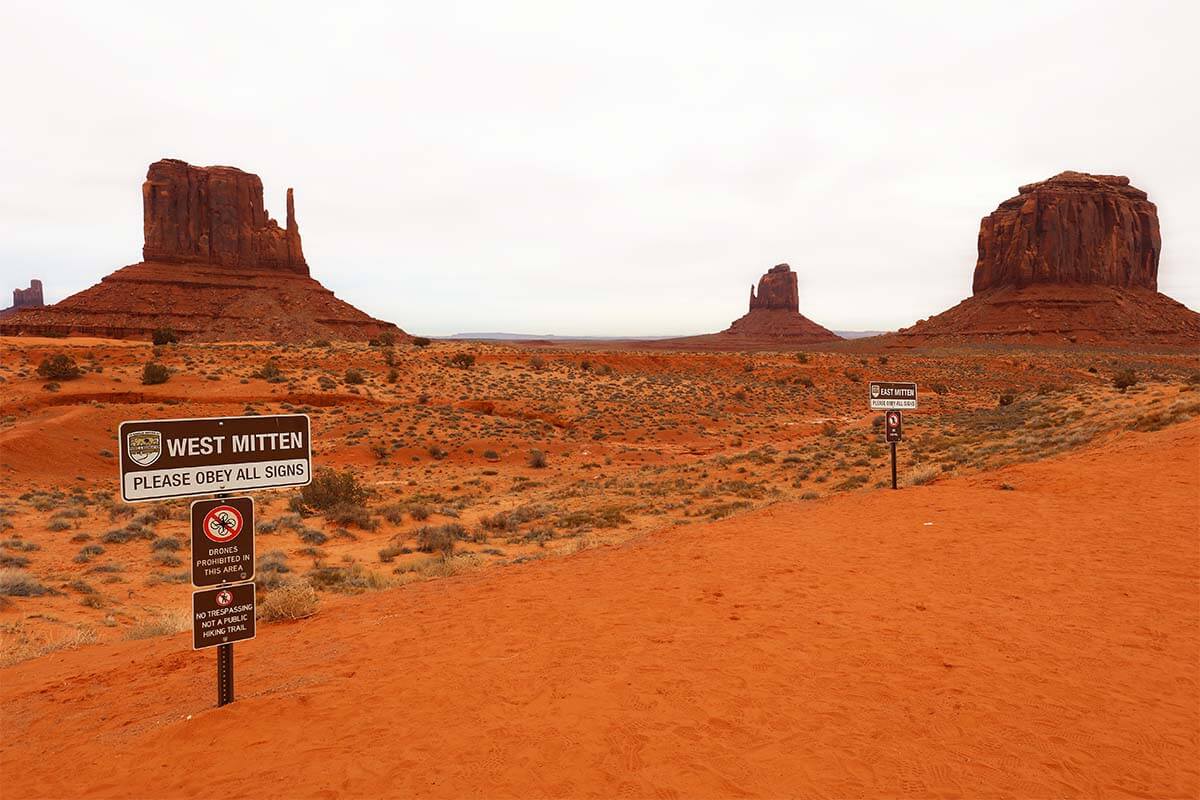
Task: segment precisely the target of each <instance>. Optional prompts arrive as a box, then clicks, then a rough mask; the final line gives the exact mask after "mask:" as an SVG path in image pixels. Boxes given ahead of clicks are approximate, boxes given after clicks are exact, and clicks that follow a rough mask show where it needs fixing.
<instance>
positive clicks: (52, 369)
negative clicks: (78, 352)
mask: <svg viewBox="0 0 1200 800" xmlns="http://www.w3.org/2000/svg"><path fill="white" fill-rule="evenodd" d="M37 373H38V375H41V376H42V377H43V378H50V379H52V380H56V381H70V380H74V379H75V378H78V377H79V376H80V375H82V374H83V370H81V369H80V368H79V365H78V364H76V363H75V359H74V358H72V357H71V356H69V355H67V354H66V353H56V354H55V355H52V356H49V357H47V358H44V359H42V363H41V364H39V365H38V368H37Z"/></svg>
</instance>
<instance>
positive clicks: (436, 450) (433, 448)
mask: <svg viewBox="0 0 1200 800" xmlns="http://www.w3.org/2000/svg"><path fill="white" fill-rule="evenodd" d="M428 453H429V457H430V458H436V459H438V460H439V461H440V460H441V459H443V458H445V457H446V450H445V449H444V448H443V447H442V446H441V445H436V444H431V445H429V450H428Z"/></svg>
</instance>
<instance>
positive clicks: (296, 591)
mask: <svg viewBox="0 0 1200 800" xmlns="http://www.w3.org/2000/svg"><path fill="white" fill-rule="evenodd" d="M318 605H320V599H319V598H318V597H317V591H316V589H314V588H313V585H312V584H311V583H309V582H308V581H306V580H297V581H288V582H286V583H283V584H281V585H279V586H277V587H276V588H274V589H272V590H271V591H270V593H268V594H267V596H266V597H264V598H263V599H262V600H261V601H260V602H259V604H258V616H259V617H260V618H261V619H265V620H267V621H268V622H283V621H292V620H297V619H304V618H305V617H311V616H312V615H313V614H315V613H317V606H318Z"/></svg>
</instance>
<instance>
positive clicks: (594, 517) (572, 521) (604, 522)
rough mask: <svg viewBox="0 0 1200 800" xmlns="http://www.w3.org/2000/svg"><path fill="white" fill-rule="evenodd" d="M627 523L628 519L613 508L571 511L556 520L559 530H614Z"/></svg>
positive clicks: (617, 509)
mask: <svg viewBox="0 0 1200 800" xmlns="http://www.w3.org/2000/svg"><path fill="white" fill-rule="evenodd" d="M627 522H629V518H628V517H626V516H625V514H624V513H622V511H621V509H619V508H616V507H613V506H609V507H607V508H601V509H597V510H596V511H573V512H571V513H569V514H564V515H562V516H561V517H559V518H558V526H559V527H560V528H615V527H617V526H619V525H624V524H626V523H627Z"/></svg>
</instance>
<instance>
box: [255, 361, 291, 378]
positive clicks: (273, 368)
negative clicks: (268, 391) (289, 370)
mask: <svg viewBox="0 0 1200 800" xmlns="http://www.w3.org/2000/svg"><path fill="white" fill-rule="evenodd" d="M251 377H254V378H261V379H262V380H264V381H266V382H267V383H283V370H281V369H280V368H279V362H278V361H276V360H275V359H274V358H268V359H267V363H265V364H263V365H262V369H260V370H259V371H258V372H255V373H253V374H252V375H251Z"/></svg>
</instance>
